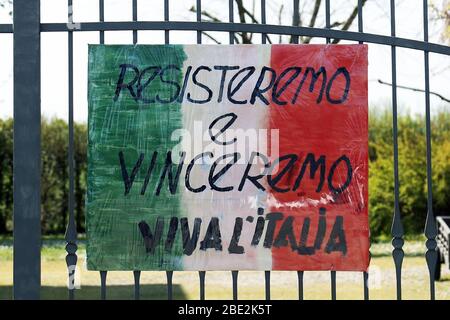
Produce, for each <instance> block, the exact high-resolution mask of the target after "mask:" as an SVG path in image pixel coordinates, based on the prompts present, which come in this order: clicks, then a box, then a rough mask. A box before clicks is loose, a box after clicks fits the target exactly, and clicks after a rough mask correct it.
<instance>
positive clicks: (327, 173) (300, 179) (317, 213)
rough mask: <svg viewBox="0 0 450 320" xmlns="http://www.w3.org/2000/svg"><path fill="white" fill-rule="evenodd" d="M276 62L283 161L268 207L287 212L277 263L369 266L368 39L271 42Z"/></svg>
mask: <svg viewBox="0 0 450 320" xmlns="http://www.w3.org/2000/svg"><path fill="white" fill-rule="evenodd" d="M271 67H272V68H273V70H274V71H275V72H276V76H277V80H276V81H275V82H274V83H273V87H272V89H271V90H269V91H267V92H266V94H268V97H270V108H269V109H270V111H269V126H270V128H271V129H279V156H280V161H279V165H278V167H279V170H278V171H277V172H274V173H272V176H271V179H269V191H270V192H269V195H268V196H269V208H268V209H267V212H281V213H282V214H283V219H282V220H280V221H278V222H277V224H276V227H275V233H274V239H273V240H274V241H273V243H272V261H273V262H272V264H273V269H274V270H281V269H283V270H353V271H366V270H367V268H368V264H369V226H368V102H367V46H366V45H332V46H323V45H273V46H272V52H271ZM269 93H270V94H269ZM274 151H275V150H274V149H273V148H272V149H271V150H270V154H271V155H272V153H273V152H274ZM271 160H272V161H273V160H274V157H273V156H272V159H271ZM286 243H287V244H288V245H287V246H286Z"/></svg>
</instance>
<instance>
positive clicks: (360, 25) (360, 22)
mask: <svg viewBox="0 0 450 320" xmlns="http://www.w3.org/2000/svg"><path fill="white" fill-rule="evenodd" d="M362 2H363V0H358V32H361V33H362V32H363V9H362V8H363V6H362ZM359 43H363V42H362V41H359Z"/></svg>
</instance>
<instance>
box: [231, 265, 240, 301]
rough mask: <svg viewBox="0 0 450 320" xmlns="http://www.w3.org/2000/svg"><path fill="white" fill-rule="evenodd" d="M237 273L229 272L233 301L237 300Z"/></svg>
mask: <svg viewBox="0 0 450 320" xmlns="http://www.w3.org/2000/svg"><path fill="white" fill-rule="evenodd" d="M238 274H239V273H238V271H231V278H232V280H233V300H237V299H238Z"/></svg>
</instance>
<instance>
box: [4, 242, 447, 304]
mask: <svg viewBox="0 0 450 320" xmlns="http://www.w3.org/2000/svg"><path fill="white" fill-rule="evenodd" d="M2 244H3V245H2V246H0V299H11V296H12V279H13V275H12V269H13V265H12V247H11V243H10V241H3V242H2ZM64 245H65V243H64V242H63V241H60V240H45V241H44V245H43V247H42V259H41V260H42V262H41V274H42V277H41V279H42V292H41V297H42V298H43V299H66V298H67V287H66V283H67V269H66V264H65V260H64V258H65V251H64ZM391 250H392V247H391V245H390V244H389V243H379V244H373V245H372V247H371V252H372V260H371V266H370V270H369V290H370V298H371V299H395V298H396V295H395V294H396V287H395V271H394V264H393V261H392V257H391ZM404 250H405V254H406V256H405V259H404V262H403V274H402V280H403V298H404V299H428V298H429V282H428V269H427V266H426V263H425V259H424V257H423V256H424V252H425V246H424V241H417V240H411V241H406V243H405V246H404ZM78 258H79V259H78V266H79V268H78V270H77V272H78V275H79V279H78V280H79V283H80V286H81V287H80V289H78V290H77V291H76V297H77V298H78V299H98V298H99V297H100V276H99V274H98V272H94V271H87V270H86V268H85V247H84V244H83V243H80V245H79V249H78ZM443 267H444V268H443V273H442V280H441V281H439V282H437V283H436V297H437V299H446V300H449V299H450V271H448V270H446V267H445V266H443ZM271 277H272V278H271V296H272V299H284V300H286V299H297V297H298V293H297V274H296V272H282V271H277V272H272V276H271ZM107 284H108V286H107V298H108V299H133V292H134V288H133V273H132V272H124V271H122V272H118V271H114V272H109V273H108V277H107ZM173 284H174V287H173V292H174V298H175V299H198V297H199V286H198V274H197V272H187V271H185V272H174V276H173ZM238 290H239V291H238V292H239V293H238V294H239V298H240V299H264V272H254V271H242V272H240V273H239V287H238ZM166 296H167V287H166V276H165V273H164V272H142V275H141V298H142V299H165V298H166ZM304 296H305V299H329V298H330V274H329V272H305V275H304ZM362 297H363V285H362V274H361V273H357V272H338V273H337V298H338V299H362ZM206 298H207V299H231V298H232V289H231V272H216V271H215V272H207V273H206Z"/></svg>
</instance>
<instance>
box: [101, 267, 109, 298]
mask: <svg viewBox="0 0 450 320" xmlns="http://www.w3.org/2000/svg"><path fill="white" fill-rule="evenodd" d="M107 274H108V271H100V299H102V300H106V276H107Z"/></svg>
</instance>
